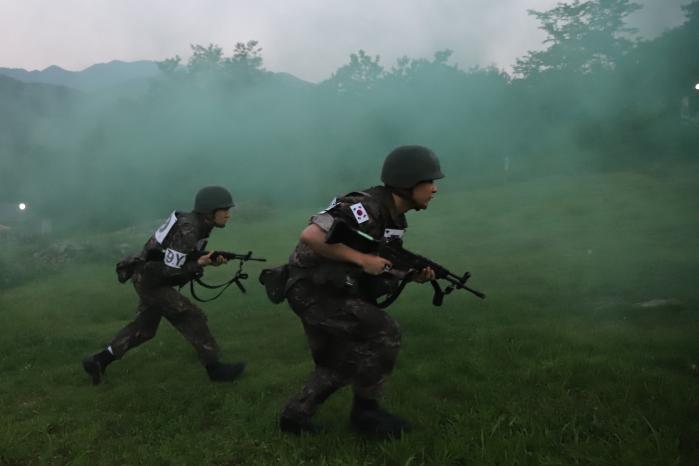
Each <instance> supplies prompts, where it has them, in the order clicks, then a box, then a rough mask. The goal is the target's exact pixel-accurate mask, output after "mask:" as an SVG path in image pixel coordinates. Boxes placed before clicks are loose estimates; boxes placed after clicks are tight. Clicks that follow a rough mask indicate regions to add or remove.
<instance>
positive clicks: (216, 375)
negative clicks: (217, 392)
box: [206, 362, 245, 382]
mask: <svg viewBox="0 0 699 466" xmlns="http://www.w3.org/2000/svg"><path fill="white" fill-rule="evenodd" d="M244 370H245V363H244V362H236V363H234V364H226V363H223V362H214V363H211V364H207V365H206V372H207V373H208V374H209V378H210V379H211V380H213V381H214V382H232V381H234V380H235V379H237V378H238V376H239V375H240V374H242V373H243V371H244Z"/></svg>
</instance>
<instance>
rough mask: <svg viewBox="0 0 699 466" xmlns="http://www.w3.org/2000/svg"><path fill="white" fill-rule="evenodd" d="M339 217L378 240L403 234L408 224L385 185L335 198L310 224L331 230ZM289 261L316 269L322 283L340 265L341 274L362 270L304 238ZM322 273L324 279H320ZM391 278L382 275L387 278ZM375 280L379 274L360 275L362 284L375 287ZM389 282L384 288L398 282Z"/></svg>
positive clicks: (314, 275)
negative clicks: (317, 249)
mask: <svg viewBox="0 0 699 466" xmlns="http://www.w3.org/2000/svg"><path fill="white" fill-rule="evenodd" d="M336 219H341V220H344V221H345V222H347V223H348V224H349V225H351V226H352V227H353V228H356V229H358V230H360V231H362V232H364V233H367V234H368V235H370V236H371V237H373V238H374V239H378V240H380V239H382V238H386V237H389V236H400V237H402V236H403V234H404V232H405V229H406V228H407V226H408V225H407V221H406V219H405V215H404V214H402V213H400V212H398V210H397V208H396V205H395V203H394V201H393V195H392V194H391V192H390V191H389V190H388V189H387V188H385V187H383V186H375V187H373V188H369V189H367V190H366V191H361V192H352V193H349V194H346V195H344V196H341V197H339V198H336V199H333V202H332V203H331V204H330V205H329V206H328V207H327V208H326V209H325V210H322V211H320V212H319V213H317V214H316V215H313V216H312V217H311V218H310V220H309V224H311V223H313V224H316V225H318V226H319V227H320V228H321V229H322V230H323V231H325V232H327V231H328V230H330V227H331V226H332V224H333V222H334V221H335V220H336ZM289 264H290V265H291V266H295V267H297V268H301V269H305V270H307V271H308V272H309V273H312V276H313V277H314V281H315V282H316V283H318V284H322V283H324V282H326V281H332V279H328V277H329V276H331V275H334V274H336V272H337V271H338V269H341V271H340V273H341V274H343V273H345V272H348V273H356V272H357V271H359V272H361V270H360V269H358V267H357V266H355V265H353V264H349V263H344V262H337V261H334V260H332V259H327V258H325V257H322V256H320V255H318V254H316V253H315V252H313V250H312V249H311V248H310V247H309V246H308V245H307V244H305V243H303V242H301V241H299V243H298V244H297V246H296V248H295V249H294V252H293V253H292V254H291V256H290V257H289ZM314 272H317V273H314ZM384 275H385V274H384ZM319 277H320V279H319V280H318V278H319ZM388 278H389V277H383V275H382V279H383V280H386V279H388ZM343 280H345V278H340V281H343ZM375 280H376V279H375V278H370V277H369V276H367V275H363V276H362V278H360V287H362V288H365V286H364V285H368V286H369V287H372V288H373V287H374V286H376V285H377V284H376V283H370V282H372V281H375ZM389 282H390V283H388V284H385V285H381V288H382V289H383V288H385V286H388V287H389V288H390V287H394V286H396V285H397V282H396V280H395V279H394V278H390V279H389ZM372 294H373V292H372ZM378 294H379V295H380V294H382V293H378Z"/></svg>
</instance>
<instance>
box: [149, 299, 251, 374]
mask: <svg viewBox="0 0 699 466" xmlns="http://www.w3.org/2000/svg"><path fill="white" fill-rule="evenodd" d="M166 302H167V306H166V307H164V308H163V310H162V314H163V316H164V317H165V318H166V319H167V320H168V321H169V322H170V323H171V324H172V326H173V327H175V328H176V329H177V330H178V331H179V332H180V333H181V334H182V335H183V336H184V337H185V338H186V339H187V341H188V342H189V343H190V344H191V345H192V346H193V347H194V349H195V350H196V352H197V355H198V356H199V360H200V361H201V363H202V364H203V365H204V367H206V372H207V374H208V375H209V378H210V379H211V380H213V381H215V382H230V381H233V380H235V379H236V378H237V377H238V376H239V375H240V374H241V373H242V372H243V370H244V369H245V363H243V362H237V363H233V364H226V363H223V362H221V361H220V354H221V350H220V348H219V346H218V343H216V339H215V338H214V336H213V335H212V334H211V330H209V326H208V324H207V318H206V314H204V312H203V311H202V310H201V309H199V307H198V306H197V305H195V304H194V303H192V302H191V301H190V300H189V299H187V298H186V297H184V296H182V295H181V294H180V293H178V292H177V291H175V290H174V289H172V288H168V292H167V296H166Z"/></svg>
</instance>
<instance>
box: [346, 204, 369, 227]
mask: <svg viewBox="0 0 699 466" xmlns="http://www.w3.org/2000/svg"><path fill="white" fill-rule="evenodd" d="M350 209H352V213H353V214H354V218H355V219H356V220H357V223H364V222H366V221H368V220H369V214H367V213H366V209H365V208H364V206H363V205H362V203H361V202H357V203H356V204H352V205H351V206H350Z"/></svg>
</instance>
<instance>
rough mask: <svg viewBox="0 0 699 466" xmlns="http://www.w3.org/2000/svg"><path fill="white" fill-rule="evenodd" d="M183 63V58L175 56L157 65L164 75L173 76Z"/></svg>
mask: <svg viewBox="0 0 699 466" xmlns="http://www.w3.org/2000/svg"><path fill="white" fill-rule="evenodd" d="M181 61H182V58H180V56H179V55H175V56H174V57H172V58H166V59H165V60H163V61H159V62H156V64H157V65H158V69H159V70H160V71H161V72H162V73H163V74H165V75H167V76H172V75H173V74H174V73H175V72H176V71H177V68H179V66H180V62H181Z"/></svg>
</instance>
